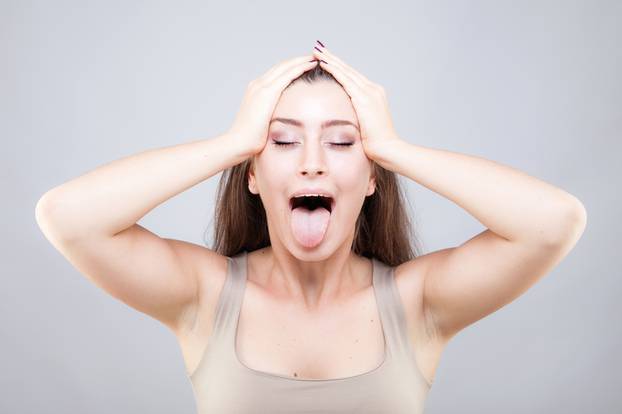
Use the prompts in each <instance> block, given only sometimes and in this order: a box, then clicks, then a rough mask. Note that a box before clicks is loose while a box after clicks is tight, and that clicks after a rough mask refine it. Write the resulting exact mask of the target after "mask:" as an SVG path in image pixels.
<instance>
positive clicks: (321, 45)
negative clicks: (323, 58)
mask: <svg viewBox="0 0 622 414" xmlns="http://www.w3.org/2000/svg"><path fill="white" fill-rule="evenodd" d="M316 42H318V43H319V44H320V46H322V47H326V46H324V45H323V44H322V42H320V41H319V40H316Z"/></svg>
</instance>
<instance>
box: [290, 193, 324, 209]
mask: <svg viewBox="0 0 622 414" xmlns="http://www.w3.org/2000/svg"><path fill="white" fill-rule="evenodd" d="M334 206H335V200H334V199H333V198H332V197H324V196H301V197H292V198H291V199H290V200H289V208H290V210H294V209H296V208H299V207H301V208H305V209H307V210H310V211H313V210H315V209H316V208H319V207H321V208H325V209H326V210H328V212H329V213H332V211H333V207H334Z"/></svg>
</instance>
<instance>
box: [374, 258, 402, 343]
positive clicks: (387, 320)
mask: <svg viewBox="0 0 622 414" xmlns="http://www.w3.org/2000/svg"><path fill="white" fill-rule="evenodd" d="M372 262H373V264H374V272H373V284H374V292H375V294H376V300H377V303H378V310H379V312H380V318H381V319H382V326H383V328H384V333H385V335H386V340H387V345H388V347H389V351H390V352H391V354H392V355H408V354H409V349H410V347H409V340H408V328H407V322H406V315H405V311H404V307H403V305H402V300H401V297H400V294H399V291H398V289H397V284H396V283H395V267H391V266H389V265H387V264H385V263H383V262H381V261H380V260H377V259H376V258H373V257H372Z"/></svg>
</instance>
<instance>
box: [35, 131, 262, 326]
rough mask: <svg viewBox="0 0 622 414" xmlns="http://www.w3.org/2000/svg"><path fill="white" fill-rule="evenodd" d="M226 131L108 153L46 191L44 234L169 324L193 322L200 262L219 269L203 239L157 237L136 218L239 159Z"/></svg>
mask: <svg viewBox="0 0 622 414" xmlns="http://www.w3.org/2000/svg"><path fill="white" fill-rule="evenodd" d="M238 142H239V140H237V139H236V138H235V137H233V136H231V135H229V134H223V135H219V136H217V137H215V138H212V139H207V140H200V141H194V142H189V143H184V144H180V145H175V146H171V147H166V148H160V149H152V150H148V151H144V152H141V153H138V154H135V155H131V156H129V157H125V158H121V159H119V160H115V161H112V162H110V163H108V164H105V165H103V166H100V167H99V168H96V169H94V170H92V171H90V172H88V173H86V174H84V175H82V176H79V177H77V178H74V179H72V180H71V181H68V182H66V183H64V184H62V185H59V186H58V187H55V188H53V189H51V190H50V191H48V192H47V193H45V194H44V195H43V196H42V197H41V199H40V200H39V202H38V203H37V206H36V214H35V215H36V220H37V223H38V224H39V227H40V228H41V230H42V232H43V233H44V235H45V237H46V238H47V239H48V240H49V241H50V242H51V243H52V244H53V246H54V247H55V248H56V249H57V250H58V251H59V252H60V253H61V254H62V255H63V256H65V258H67V260H68V261H69V262H70V263H71V264H72V265H73V266H74V267H76V268H77V269H78V270H79V271H80V272H81V273H82V274H83V275H85V276H86V277H87V278H88V279H89V280H91V281H92V282H93V283H95V284H96V285H97V286H98V287H100V288H102V289H104V290H105V291H106V292H108V293H109V294H110V295H112V296H114V297H115V298H117V299H119V300H121V301H123V302H124V303H126V304H128V305H130V306H131V307H133V308H135V309H137V310H139V311H141V312H143V313H145V314H148V315H150V316H152V317H154V318H156V319H157V320H159V321H161V322H162V323H163V324H165V325H166V326H167V327H169V328H170V329H171V330H173V331H174V332H176V333H177V332H179V330H180V329H181V328H184V327H189V326H191V325H192V324H193V322H194V315H195V310H196V309H195V306H197V305H198V298H197V295H198V292H199V289H200V286H199V282H200V279H199V278H198V277H197V276H198V270H199V269H214V271H216V270H217V269H218V271H221V272H222V270H224V269H223V267H224V266H226V262H225V260H226V258H225V257H224V256H222V255H220V254H217V253H216V252H213V251H211V250H209V249H207V248H205V247H203V246H199V245H196V244H193V243H188V242H185V241H181V240H175V239H167V238H161V237H159V236H157V235H156V234H154V233H152V232H150V231H149V230H147V229H146V228H144V227H142V226H140V225H139V224H137V223H136V222H137V221H138V220H139V219H140V218H141V217H143V216H144V215H146V214H147V213H148V212H149V211H151V210H152V209H154V208H155V207H157V206H158V205H159V204H161V203H163V202H164V201H166V200H168V199H170V198H171V197H173V196H175V195H176V194H178V193H180V192H182V191H184V190H186V189H188V188H190V187H192V186H194V185H195V184H198V183H200V182H202V181H203V180H206V179H208V178H210V177H211V176H213V175H214V174H216V173H218V172H220V171H222V170H224V169H226V168H229V167H231V166H234V165H236V164H238V163H240V162H242V161H244V160H245V159H246V158H247V157H248V156H250V155H251V154H250V152H249V151H248V150H246V149H245V148H244V147H242V146H240V145H238V144H237V143H238Z"/></svg>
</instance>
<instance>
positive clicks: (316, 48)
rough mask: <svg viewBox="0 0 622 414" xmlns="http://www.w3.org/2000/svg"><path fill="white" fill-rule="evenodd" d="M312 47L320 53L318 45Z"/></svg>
mask: <svg viewBox="0 0 622 414" xmlns="http://www.w3.org/2000/svg"><path fill="white" fill-rule="evenodd" d="M313 47H314V48H315V50H317V51H318V52H320V53H322V51H321V50H320V48H319V47H317V46H313Z"/></svg>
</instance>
